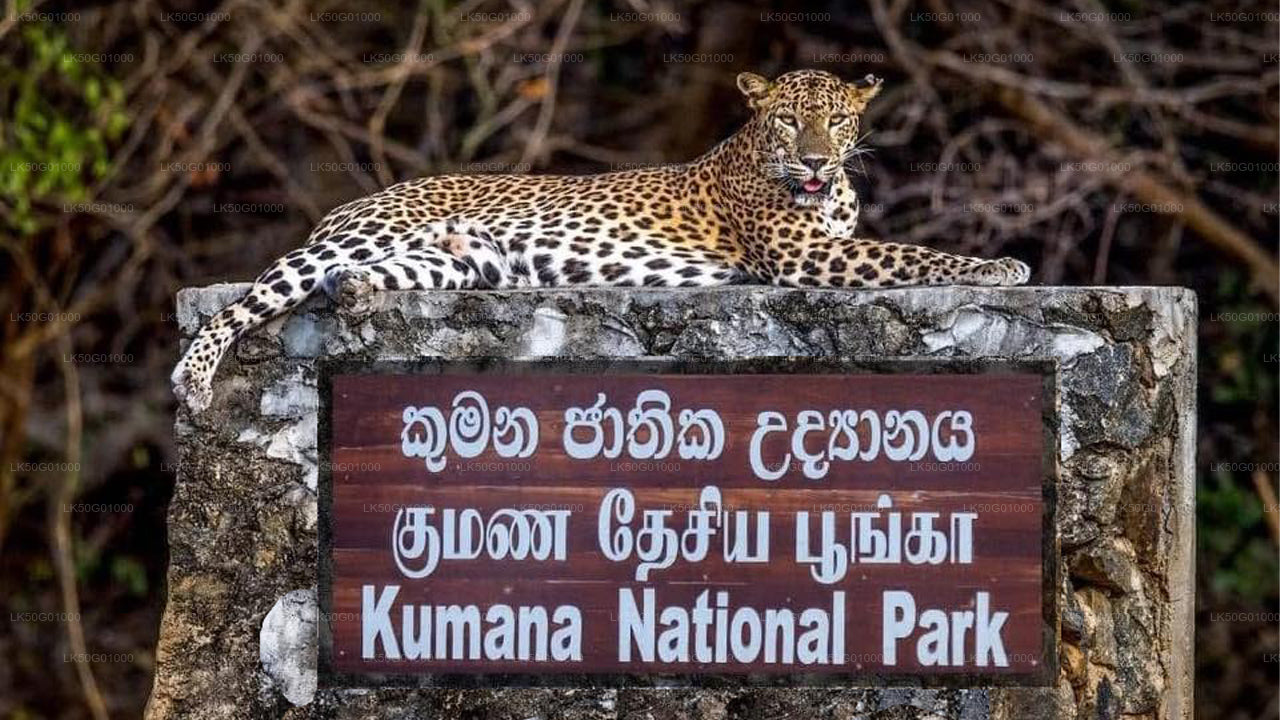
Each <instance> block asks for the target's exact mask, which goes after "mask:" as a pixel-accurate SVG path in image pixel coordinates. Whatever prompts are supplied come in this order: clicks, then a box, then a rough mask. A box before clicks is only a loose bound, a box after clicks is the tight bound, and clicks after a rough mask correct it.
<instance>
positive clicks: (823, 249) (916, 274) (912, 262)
mask: <svg viewBox="0 0 1280 720" xmlns="http://www.w3.org/2000/svg"><path fill="white" fill-rule="evenodd" d="M771 260H772V262H773V267H771V268H770V270H771V271H772V272H771V279H772V281H773V282H774V283H775V284H777V285H790V286H807V287H850V288H889V287H904V286H910V285H1005V286H1008V285H1023V284H1025V283H1026V282H1027V281H1028V280H1029V279H1030V278H1031V269H1030V268H1029V267H1027V265H1026V263H1024V262H1021V261H1019V260H1015V259H1014V258H1009V257H1005V258H997V259H994V260H987V259H983V258H974V257H966V256H963V255H952V254H950V253H944V252H941V251H938V250H932V249H930V248H926V247H920V246H918V245H905V244H902V243H888V242H877V241H875V240H867V239H865V238H844V239H833V240H818V241H809V242H806V243H805V245H804V249H803V251H802V252H801V253H800V255H799V257H795V258H792V257H790V256H789V255H784V254H781V253H778V254H777V255H776V256H775V257H773V258H771Z"/></svg>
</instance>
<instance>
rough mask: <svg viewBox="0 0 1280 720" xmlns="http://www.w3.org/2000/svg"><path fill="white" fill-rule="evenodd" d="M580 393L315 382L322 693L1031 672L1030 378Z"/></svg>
mask: <svg viewBox="0 0 1280 720" xmlns="http://www.w3.org/2000/svg"><path fill="white" fill-rule="evenodd" d="M782 367H783V369H786V368H785V366H782ZM585 370H586V371H584V368H577V369H576V370H575V369H574V368H573V367H572V366H570V367H569V368H568V369H566V368H565V367H564V366H561V367H560V368H558V369H556V368H552V367H549V366H546V365H529V366H521V365H519V364H508V365H504V366H502V367H500V368H497V369H492V368H491V369H489V370H483V371H482V370H478V369H475V368H459V367H450V366H444V367H443V368H439V367H437V368H436V369H435V370H434V371H433V372H430V373H422V372H412V373H410V372H400V373H396V372H387V371H382V372H378V373H357V372H344V371H342V370H333V371H332V372H330V373H328V374H327V375H326V378H325V380H324V381H323V385H324V391H323V394H324V395H325V402H326V407H325V411H324V412H325V417H326V421H325V424H324V425H323V426H322V429H321V434H322V443H321V444H322V446H323V448H324V451H325V454H326V456H327V457H326V458H325V463H324V465H323V470H324V472H323V476H322V484H323V488H322V490H323V509H324V515H325V517H324V518H323V521H322V522H323V525H324V527H323V529H322V534H323V536H324V540H323V545H322V558H321V564H322V594H323V595H324V601H323V602H324V604H325V605H326V607H325V610H326V612H327V616H326V619H327V620H328V623H327V626H326V629H327V631H328V633H327V634H326V635H325V637H324V642H323V643H322V645H323V658H322V663H323V664H324V666H325V670H326V672H328V673H330V674H331V676H332V677H340V678H346V679H347V681H348V682H350V681H351V678H353V677H355V676H362V675H370V674H374V675H431V676H437V677H438V676H445V679H447V678H453V679H455V680H456V679H458V677H459V676H469V675H477V674H483V675H489V676H492V675H503V676H520V677H522V678H524V680H522V681H523V682H535V683H536V682H539V678H551V677H552V676H559V677H562V678H563V677H570V676H583V675H593V676H601V675H615V674H616V675H617V676H619V677H625V676H628V675H630V676H634V675H637V674H640V675H644V674H659V675H679V676H690V677H691V678H692V679H694V680H695V681H696V678H698V677H706V676H715V677H717V678H723V677H724V676H743V675H747V674H750V675H751V676H752V677H753V678H757V679H758V678H762V677H763V678H768V677H770V676H787V677H791V678H803V677H812V676H847V677H850V678H856V677H857V676H877V677H878V676H883V675H912V676H953V677H954V676H961V677H969V676H984V677H990V678H993V679H998V678H1001V677H1004V678H1006V679H1010V680H1019V679H1021V680H1026V681H1032V680H1034V679H1036V678H1040V677H1042V676H1043V674H1044V672H1045V670H1046V666H1045V663H1046V661H1048V660H1051V659H1052V656H1051V653H1050V652H1049V651H1050V650H1051V648H1050V647H1048V645H1049V644H1051V643H1052V632H1051V627H1052V623H1051V618H1052V613H1051V612H1049V611H1048V610H1047V607H1048V605H1047V604H1046V602H1045V601H1046V596H1045V588H1046V585H1047V586H1048V587H1052V584H1051V583H1048V584H1047V583H1046V578H1048V577H1049V568H1048V567H1047V566H1046V565H1047V564H1049V565H1051V564H1052V560H1051V558H1052V552H1051V546H1050V545H1049V544H1046V542H1045V533H1046V525H1045V519H1046V518H1047V517H1048V513H1047V512H1046V501H1047V498H1046V495H1045V487H1046V477H1047V471H1046V468H1047V466H1046V463H1045V461H1044V457H1045V451H1046V448H1045V442H1046V441H1045V433H1044V424H1043V416H1044V412H1045V406H1046V402H1047V400H1046V398H1045V387H1046V384H1045V377H1044V376H1043V375H1042V374H1039V373H1035V372H1016V371H1012V370H1009V371H997V372H981V373H947V372H932V373H911V372H891V373H875V374H867V373H853V374H847V373H846V374H841V373H839V372H834V371H833V368H830V367H826V368H818V367H816V366H810V368H809V369H808V370H801V371H799V372H783V371H779V367H778V366H776V365H775V367H774V368H773V369H772V370H770V371H767V372H761V371H760V370H759V369H758V367H727V366H719V367H717V368H715V369H714V372H707V370H706V369H705V368H704V369H702V370H701V371H695V372H692V373H691V372H688V371H689V368H687V367H685V368H680V369H679V370H677V369H674V368H670V367H668V368H659V369H656V370H655V369H654V368H653V367H652V366H630V367H627V366H622V367H619V366H609V367H608V368H599V367H598V368H595V369H594V370H592V369H591V368H585ZM356 682H358V679H357V680H356Z"/></svg>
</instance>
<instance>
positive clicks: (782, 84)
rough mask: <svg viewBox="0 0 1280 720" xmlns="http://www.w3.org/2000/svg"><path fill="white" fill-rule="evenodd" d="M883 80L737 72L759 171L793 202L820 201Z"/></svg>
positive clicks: (850, 151) (853, 148)
mask: <svg viewBox="0 0 1280 720" xmlns="http://www.w3.org/2000/svg"><path fill="white" fill-rule="evenodd" d="M882 82H883V81H882V80H880V79H879V78H877V77H875V76H873V75H867V76H866V77H865V78H863V79H862V80H859V81H856V82H852V83H847V82H844V81H843V80H841V79H840V78H838V77H836V76H835V75H832V74H831V73H829V72H823V71H821V70H797V71H794V72H789V73H787V74H785V75H783V76H781V77H779V78H778V79H777V80H772V81H770V80H768V79H766V78H764V77H761V76H760V75H756V74H755V73H749V72H744V73H742V74H740V75H738V89H739V90H741V91H742V94H743V95H745V96H746V98H747V104H748V105H749V106H750V107H751V109H752V110H753V111H755V119H754V122H755V123H756V129H757V131H758V132H757V138H758V142H759V143H760V146H759V147H758V148H757V150H758V151H759V152H760V157H759V162H760V169H761V171H762V172H764V173H765V174H766V175H768V176H769V177H771V178H773V179H775V180H776V181H779V182H781V183H782V184H783V186H784V187H785V188H786V190H787V191H788V192H789V193H791V197H792V199H793V200H794V201H795V202H796V204H797V205H801V206H812V205H816V204H818V203H820V202H821V201H822V200H824V199H825V198H826V197H827V196H829V195H830V193H831V186H832V182H833V181H834V180H835V179H836V176H837V174H838V173H841V172H844V165H845V163H846V162H847V161H848V160H849V159H850V158H852V157H853V155H854V154H855V153H856V152H857V151H858V137H859V135H858V125H859V119H860V118H861V116H862V112H863V111H864V110H865V109H866V107H867V103H869V102H871V99H872V98H874V97H875V96H876V95H877V94H879V92H880V85H881V83H882Z"/></svg>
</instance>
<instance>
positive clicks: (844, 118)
mask: <svg viewBox="0 0 1280 720" xmlns="http://www.w3.org/2000/svg"><path fill="white" fill-rule="evenodd" d="M847 122H849V116H848V115H832V116H831V127H840V126H841V125H843V124H845V123H847Z"/></svg>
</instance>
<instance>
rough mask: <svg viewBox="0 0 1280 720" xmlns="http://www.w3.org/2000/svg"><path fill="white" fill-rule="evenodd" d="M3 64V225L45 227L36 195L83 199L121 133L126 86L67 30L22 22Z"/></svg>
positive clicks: (22, 229) (30, 230)
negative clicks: (72, 41) (75, 42)
mask: <svg viewBox="0 0 1280 720" xmlns="http://www.w3.org/2000/svg"><path fill="white" fill-rule="evenodd" d="M11 42H14V43H16V44H17V45H18V49H17V50H16V51H14V50H13V49H12V48H11V47H9V48H6V55H8V56H9V60H14V59H15V58H16V59H17V61H14V62H9V61H6V62H5V63H3V64H0V118H4V120H3V121H0V203H2V204H3V206H4V207H5V210H6V211H5V213H4V221H3V222H4V225H5V226H7V228H8V229H11V230H14V231H16V232H18V233H19V234H22V235H31V234H34V233H35V232H37V231H38V230H39V229H40V227H41V222H40V218H39V215H38V214H37V213H36V211H35V209H34V208H33V201H36V200H48V201H54V202H56V201H65V202H82V201H84V200H87V199H88V195H89V188H90V186H91V185H92V184H93V182H94V181H95V180H97V179H100V178H102V177H104V176H105V175H106V174H107V171H108V170H109V169H110V156H109V155H108V145H109V143H111V142H112V141H114V140H117V139H119V137H120V136H121V135H122V134H123V133H124V131H125V129H126V128H127V127H128V125H129V116H128V115H127V114H125V112H124V88H123V87H122V86H121V84H120V83H119V82H118V81H117V80H115V79H113V78H111V77H110V76H109V75H107V74H106V73H105V72H104V71H103V69H102V68H101V66H100V65H99V64H98V63H97V62H94V61H91V59H86V58H85V56H84V55H78V54H77V53H76V52H75V51H74V50H75V49H74V48H72V47H71V46H70V43H69V42H68V39H67V35H66V32H65V31H64V30H63V29H61V28H58V27H55V26H54V25H51V24H49V23H43V22H31V23H25V24H23V25H22V27H21V28H20V32H18V33H15V37H14V38H13V39H12V40H11Z"/></svg>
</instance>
